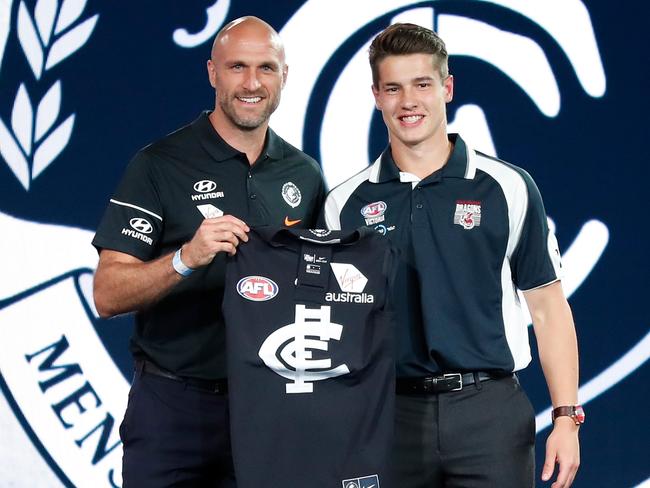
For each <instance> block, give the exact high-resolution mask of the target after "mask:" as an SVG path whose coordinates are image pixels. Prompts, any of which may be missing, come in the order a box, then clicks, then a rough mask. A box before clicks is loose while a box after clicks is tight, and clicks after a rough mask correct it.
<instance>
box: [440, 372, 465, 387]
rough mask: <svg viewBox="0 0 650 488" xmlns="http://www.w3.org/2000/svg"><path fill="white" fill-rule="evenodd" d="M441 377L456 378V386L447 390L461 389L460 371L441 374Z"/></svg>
mask: <svg viewBox="0 0 650 488" xmlns="http://www.w3.org/2000/svg"><path fill="white" fill-rule="evenodd" d="M442 377H443V378H444V379H445V380H448V379H450V378H456V379H457V380H458V388H452V389H451V390H449V391H460V390H462V389H463V375H462V374H461V373H447V374H443V375H442Z"/></svg>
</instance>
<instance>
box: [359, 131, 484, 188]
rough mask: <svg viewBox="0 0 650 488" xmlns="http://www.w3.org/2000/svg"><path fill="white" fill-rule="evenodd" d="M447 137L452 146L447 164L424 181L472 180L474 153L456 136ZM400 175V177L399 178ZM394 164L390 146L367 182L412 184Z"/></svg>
mask: <svg viewBox="0 0 650 488" xmlns="http://www.w3.org/2000/svg"><path fill="white" fill-rule="evenodd" d="M447 137H448V138H449V140H450V141H451V142H452V143H453V144H454V149H453V150H452V151H451V154H450V155H449V159H448V160H447V163H445V165H444V166H443V167H442V168H440V169H439V170H438V171H436V172H435V173H433V174H432V175H429V176H427V177H426V178H425V179H424V181H425V182H427V181H432V180H433V181H435V180H439V179H441V178H465V179H473V178H474V175H475V174H476V163H475V161H474V159H475V152H474V150H473V149H471V148H470V147H468V146H467V144H465V141H464V140H463V139H462V137H460V135H458V134H448V135H447ZM400 174H402V177H400ZM404 174H408V173H402V172H400V169H399V168H398V167H397V165H396V164H395V160H394V159H393V155H392V153H391V150H390V145H389V146H388V147H387V148H386V149H385V150H384V152H383V153H382V154H381V156H380V157H379V158H378V159H377V161H375V163H374V164H373V169H372V171H371V173H370V178H369V181H370V182H371V183H384V182H386V181H391V180H397V181H402V182H405V183H412V182H413V180H412V179H409V178H408V177H404V176H403V175H404Z"/></svg>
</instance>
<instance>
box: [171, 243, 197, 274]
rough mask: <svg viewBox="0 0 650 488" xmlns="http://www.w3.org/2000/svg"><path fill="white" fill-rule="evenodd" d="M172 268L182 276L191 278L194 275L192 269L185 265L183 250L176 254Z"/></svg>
mask: <svg viewBox="0 0 650 488" xmlns="http://www.w3.org/2000/svg"><path fill="white" fill-rule="evenodd" d="M172 266H173V267H174V270H175V271H176V272H177V273H178V274H179V275H181V276H189V275H191V274H192V273H194V270H193V269H192V268H188V267H187V266H185V263H183V261H182V260H181V249H180V248H179V249H178V251H176V252H175V253H174V259H172Z"/></svg>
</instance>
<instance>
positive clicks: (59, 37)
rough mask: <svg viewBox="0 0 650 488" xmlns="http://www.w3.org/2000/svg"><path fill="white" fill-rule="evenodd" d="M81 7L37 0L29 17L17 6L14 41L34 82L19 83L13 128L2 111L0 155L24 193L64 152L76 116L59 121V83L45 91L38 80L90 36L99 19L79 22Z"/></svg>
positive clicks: (22, 4)
mask: <svg viewBox="0 0 650 488" xmlns="http://www.w3.org/2000/svg"><path fill="white" fill-rule="evenodd" d="M9 4H11V2H9ZM84 6H85V2H78V1H76V0H64V1H63V2H61V4H60V7H59V5H58V4H57V2H51V1H48V0H38V1H37V2H36V6H35V8H34V15H33V16H32V14H30V12H29V10H28V9H27V7H26V5H25V2H23V1H21V2H20V5H19V7H18V15H17V18H16V30H17V32H18V40H19V42H20V47H21V48H22V52H23V54H24V56H25V60H26V61H27V63H28V65H29V67H30V68H31V71H32V73H33V75H34V79H35V81H26V82H21V83H20V85H19V86H18V89H17V91H16V95H15V97H14V102H13V106H12V109H11V118H10V120H11V124H5V123H4V121H3V118H2V114H1V113H0V154H1V155H2V157H3V158H4V160H5V162H6V163H7V165H8V166H9V169H11V172H12V173H13V174H14V176H15V177H16V178H17V179H18V181H19V182H20V184H21V185H22V186H23V188H24V189H25V190H29V188H30V185H31V182H32V181H33V180H34V179H35V178H37V177H38V176H40V175H41V173H42V172H43V171H44V170H45V169H46V168H47V167H48V166H49V165H50V164H51V163H52V162H53V161H54V160H55V159H56V158H57V157H58V156H59V154H60V153H61V151H63V149H65V147H66V146H67V145H68V142H69V140H70V136H71V135H72V129H73V126H74V119H75V115H74V114H71V115H69V116H68V117H67V118H65V120H63V122H60V123H59V122H57V120H59V119H60V117H59V113H60V111H61V93H62V88H61V80H57V81H55V82H54V83H53V84H52V86H50V87H49V88H48V89H47V90H45V88H44V87H43V85H42V83H41V76H42V75H43V73H44V72H46V71H49V70H51V69H53V68H54V67H55V66H58V65H59V63H61V62H62V61H63V60H64V59H66V58H68V57H69V56H70V55H72V54H73V53H74V52H75V51H77V50H78V49H80V48H81V47H82V46H83V45H84V44H85V43H86V41H87V40H88V39H89V38H90V35H91V34H92V32H93V29H94V28H95V24H96V23H97V19H98V18H99V15H94V16H92V17H90V18H88V19H86V20H84V21H82V22H77V21H78V19H79V17H80V16H81V13H82V12H83V8H84ZM0 23H1V22H0ZM2 29H3V27H2V26H0V30H2ZM0 37H3V36H0ZM0 42H1V39H0ZM0 61H1V57H0ZM28 86H29V87H30V89H31V90H32V94H31V95H30V93H29V89H28ZM34 92H36V94H35V93H34ZM43 92H45V93H44V94H43V95H42V96H41V95H39V93H43ZM5 120H6V119H5Z"/></svg>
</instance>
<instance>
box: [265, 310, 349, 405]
mask: <svg viewBox="0 0 650 488" xmlns="http://www.w3.org/2000/svg"><path fill="white" fill-rule="evenodd" d="M330 312H331V311H330V307H329V306H322V307H318V308H306V307H305V306H304V305H296V318H295V322H294V323H293V324H289V325H285V326H284V327H281V328H279V329H278V330H276V331H275V332H273V333H272V334H271V335H270V336H268V337H267V338H266V340H265V341H264V343H263V344H262V347H260V350H259V353H258V354H259V357H260V358H261V359H262V361H264V364H266V365H267V366H268V367H269V368H270V369H271V370H273V371H274V372H275V373H277V374H278V375H280V376H282V377H284V378H287V379H289V380H291V382H290V383H287V385H286V392H287V393H312V392H313V391H314V385H313V382H314V381H322V380H326V379H328V378H334V377H337V376H342V375H344V374H348V373H349V372H350V370H349V368H348V367H347V365H345V364H341V365H339V366H336V367H335V368H332V360H331V359H312V355H313V352H312V351H311V350H310V349H317V350H320V351H327V350H328V344H329V341H331V340H337V341H339V340H341V334H342V332H343V326H342V325H340V324H334V323H332V322H331V321H330ZM316 338H317V339H316Z"/></svg>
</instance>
